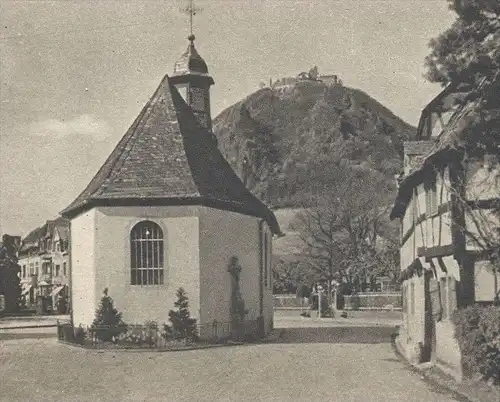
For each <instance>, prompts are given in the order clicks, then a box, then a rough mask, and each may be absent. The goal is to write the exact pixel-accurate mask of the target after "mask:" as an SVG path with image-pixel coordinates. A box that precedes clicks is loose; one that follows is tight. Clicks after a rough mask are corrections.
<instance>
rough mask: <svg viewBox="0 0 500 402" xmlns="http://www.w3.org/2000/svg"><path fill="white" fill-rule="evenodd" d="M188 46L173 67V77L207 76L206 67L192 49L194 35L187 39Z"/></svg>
mask: <svg viewBox="0 0 500 402" xmlns="http://www.w3.org/2000/svg"><path fill="white" fill-rule="evenodd" d="M188 39H189V42H190V43H189V45H188V48H187V50H186V51H185V52H184V53H183V54H182V56H181V57H180V59H179V60H177V62H176V63H175V66H174V75H183V74H201V75H206V74H208V67H207V64H206V63H205V60H203V58H202V57H201V56H200V54H199V53H198V51H197V50H196V48H195V47H194V39H195V38H194V35H190V36H189V37H188Z"/></svg>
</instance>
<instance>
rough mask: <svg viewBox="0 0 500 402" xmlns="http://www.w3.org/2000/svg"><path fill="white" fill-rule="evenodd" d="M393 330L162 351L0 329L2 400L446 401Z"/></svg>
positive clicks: (309, 333)
mask: <svg viewBox="0 0 500 402" xmlns="http://www.w3.org/2000/svg"><path fill="white" fill-rule="evenodd" d="M278 320H280V319H278ZM294 322H295V321H294V320H290V321H288V326H293V325H294ZM282 324H287V321H286V320H282ZM392 330H393V328H392V327H390V326H386V327H382V326H374V327H369V326H349V327H340V326H338V325H334V324H331V326H329V327H328V326H326V324H325V325H324V326H322V327H317V328H314V327H302V328H297V327H295V328H286V329H282V330H281V331H283V333H282V336H281V337H280V338H279V339H278V340H276V341H275V342H273V343H267V344H256V345H240V346H232V347H222V348H215V349H205V350H195V351H184V352H168V353H155V352H137V353H134V352H117V351H114V352H113V351H106V352H98V351H90V350H83V349H79V348H75V347H71V346H68V345H62V344H58V343H57V341H56V339H55V336H54V332H55V331H54V329H53V328H41V329H38V330H16V331H13V330H10V331H0V378H2V383H1V392H0V401H343V402H345V401H359V402H364V401H374V402H376V401H397V402H400V401H405V402H411V401H415V402H416V401H425V402H432V401H436V402H437V401H439V402H448V401H454V400H455V399H453V397H452V396H451V395H449V394H447V393H444V392H443V391H440V390H439V389H436V388H432V387H431V386H429V385H428V384H427V383H426V382H424V381H422V380H421V378H420V377H419V376H418V375H416V374H415V373H413V372H412V371H410V370H409V369H407V368H406V367H405V366H404V365H403V364H402V363H401V362H400V361H399V360H398V359H396V358H395V356H394V353H393V350H392V348H391V345H390V343H389V338H388V336H389V334H390V333H391V332H392ZM29 331H32V332H29ZM33 331H35V332H33ZM36 331H38V333H36ZM7 332H10V335H9V336H7V337H6V333H7ZM14 334H15V335H14ZM43 337H45V338H43Z"/></svg>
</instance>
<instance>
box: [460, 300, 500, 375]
mask: <svg viewBox="0 0 500 402" xmlns="http://www.w3.org/2000/svg"><path fill="white" fill-rule="evenodd" d="M453 321H454V323H455V337H456V339H457V341H458V343H459V346H460V350H461V354H462V366H463V368H464V372H465V373H468V374H469V375H473V374H474V373H479V374H481V375H482V376H483V379H485V380H491V381H492V382H493V383H494V384H500V307H499V306H488V307H483V306H479V305H473V306H470V307H467V308H464V309H461V310H457V311H456V312H455V314H454V316H453Z"/></svg>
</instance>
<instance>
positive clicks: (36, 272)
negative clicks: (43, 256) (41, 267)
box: [35, 261, 38, 276]
mask: <svg viewBox="0 0 500 402" xmlns="http://www.w3.org/2000/svg"><path fill="white" fill-rule="evenodd" d="M35 275H36V276H38V261H37V262H35Z"/></svg>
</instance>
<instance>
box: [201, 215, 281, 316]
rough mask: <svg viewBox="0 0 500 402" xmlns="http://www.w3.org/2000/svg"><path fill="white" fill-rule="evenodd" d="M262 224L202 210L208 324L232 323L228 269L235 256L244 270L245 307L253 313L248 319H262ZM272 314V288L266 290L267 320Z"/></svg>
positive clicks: (203, 281)
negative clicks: (260, 276)
mask: <svg viewBox="0 0 500 402" xmlns="http://www.w3.org/2000/svg"><path fill="white" fill-rule="evenodd" d="M259 221H260V219H258V218H254V217H250V216H246V215H242V214H238V213H232V212H227V211H221V210H217V209H213V208H206V207H204V208H202V211H201V214H200V256H201V275H202V277H201V300H203V303H204V304H203V305H202V319H203V320H204V321H213V320H214V319H215V320H217V321H229V320H230V303H231V278H230V274H229V272H227V269H228V264H229V261H230V259H231V257H233V256H235V257H238V260H239V263H240V265H241V267H242V272H241V279H240V286H241V293H242V297H243V299H244V300H245V307H246V308H247V309H248V310H249V312H248V315H247V319H249V320H255V319H257V318H258V317H259V315H260V302H259V269H260V251H259ZM272 313H273V312H272V288H271V286H269V287H268V288H267V289H266V288H264V314H265V316H266V320H267V319H268V318H270V317H272ZM203 317H206V318H203ZM266 322H267V321H266Z"/></svg>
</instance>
